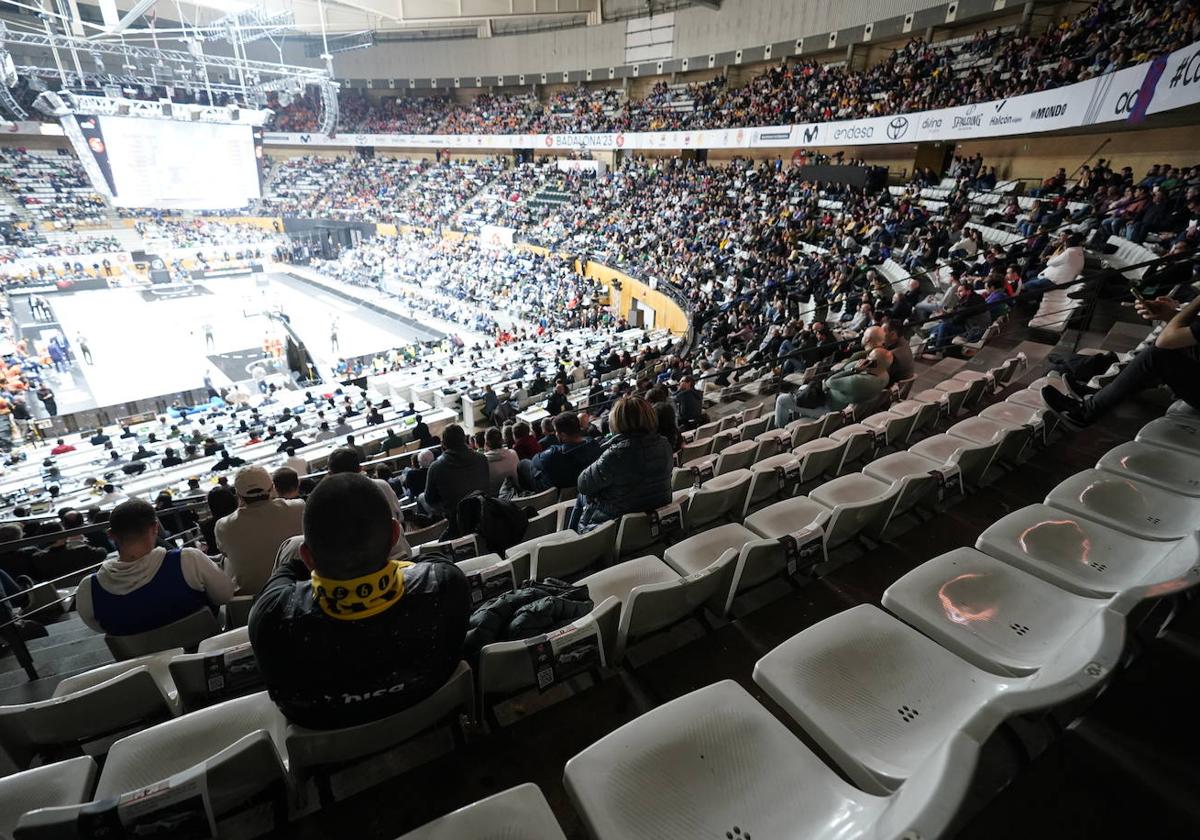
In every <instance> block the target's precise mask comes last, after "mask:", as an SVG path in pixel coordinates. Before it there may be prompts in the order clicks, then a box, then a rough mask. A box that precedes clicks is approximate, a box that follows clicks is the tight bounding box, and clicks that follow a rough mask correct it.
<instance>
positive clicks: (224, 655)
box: [170, 639, 264, 713]
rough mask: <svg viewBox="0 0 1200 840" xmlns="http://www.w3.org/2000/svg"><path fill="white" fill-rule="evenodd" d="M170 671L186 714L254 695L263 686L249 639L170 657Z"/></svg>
mask: <svg viewBox="0 0 1200 840" xmlns="http://www.w3.org/2000/svg"><path fill="white" fill-rule="evenodd" d="M170 670H171V680H172V681H173V682H174V683H175V687H176V689H178V691H179V703H180V705H181V706H182V707H183V711H184V712H185V713H186V712H192V711H195V710H196V709H202V708H204V707H205V706H211V705H213V704H214V703H220V702H222V701H225V700H230V699H232V698H234V697H241V696H244V695H246V694H252V693H254V692H256V691H261V690H262V689H263V687H264V682H263V676H262V672H261V671H260V670H259V667H258V659H257V658H255V656H254V649H253V648H252V647H251V646H250V641H249V639H247V640H246V641H242V642H237V643H235V644H232V645H229V646H223V647H218V648H209V649H207V650H204V651H201V652H199V653H187V654H182V655H180V656H176V657H175V658H173V659H172V660H171V663H170Z"/></svg>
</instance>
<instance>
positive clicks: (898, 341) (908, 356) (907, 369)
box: [883, 318, 916, 385]
mask: <svg viewBox="0 0 1200 840" xmlns="http://www.w3.org/2000/svg"><path fill="white" fill-rule="evenodd" d="M883 347H884V349H886V350H887V351H888V352H889V353H891V354H892V363H891V365H890V366H889V367H888V384H889V385H895V384H896V383H897V382H903V381H904V380H906V379H912V378H913V377H914V376H915V375H916V365H915V364H914V362H913V354H912V348H911V347H909V346H908V338H907V337H906V336H905V335H904V330H903V328H902V327H901V324H900V322H896V321H893V320H891V319H890V318H889V319H888V320H887V321H884V322H883Z"/></svg>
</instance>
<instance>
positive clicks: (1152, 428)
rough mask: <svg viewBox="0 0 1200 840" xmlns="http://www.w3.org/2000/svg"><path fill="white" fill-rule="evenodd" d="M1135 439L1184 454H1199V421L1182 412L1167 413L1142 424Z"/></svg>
mask: <svg viewBox="0 0 1200 840" xmlns="http://www.w3.org/2000/svg"><path fill="white" fill-rule="evenodd" d="M1135 440H1136V441H1137V442H1138V443H1152V444H1154V445H1155V446H1165V447H1167V448H1168V449H1176V450H1178V451H1180V452H1183V453H1184V454H1186V455H1200V421H1197V420H1196V418H1195V417H1193V416H1191V415H1190V414H1186V413H1183V412H1176V413H1174V414H1167V416H1166V417H1159V418H1158V419H1157V420H1151V421H1150V422H1149V423H1147V424H1146V425H1145V426H1142V430H1141V431H1140V432H1138V433H1137V437H1136V438H1135Z"/></svg>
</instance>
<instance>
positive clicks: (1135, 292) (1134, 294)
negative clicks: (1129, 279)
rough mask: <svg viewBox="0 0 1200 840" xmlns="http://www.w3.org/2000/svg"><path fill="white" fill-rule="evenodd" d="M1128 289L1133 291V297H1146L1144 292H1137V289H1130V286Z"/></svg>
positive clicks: (1142, 298) (1141, 298) (1139, 298)
mask: <svg viewBox="0 0 1200 840" xmlns="http://www.w3.org/2000/svg"><path fill="white" fill-rule="evenodd" d="M1129 291H1131V292H1133V296H1134V297H1135V298H1137V299H1138V300H1145V299H1146V296H1145V295H1144V294H1142V293H1141V292H1139V291H1138V290H1137V289H1132V288H1131V289H1130V290H1129Z"/></svg>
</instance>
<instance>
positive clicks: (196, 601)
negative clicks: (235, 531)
mask: <svg viewBox="0 0 1200 840" xmlns="http://www.w3.org/2000/svg"><path fill="white" fill-rule="evenodd" d="M108 535H109V538H110V539H111V540H112V541H113V543H114V544H115V545H116V547H117V557H115V558H110V559H108V560H105V561H104V563H103V565H101V566H100V569H99V570H98V571H96V572H95V573H94V574H91V575H89V576H88V577H87V578H85V579H84V581H83V582H82V583H81V584H80V585H79V589H78V590H77V591H76V593H75V599H76V600H75V603H76V608H77V609H78V611H79V617H80V618H81V619H83V622H84V624H86V625H87V626H88V627H91V628H92V629H93V630H96V631H98V632H101V633H107V634H109V635H113V636H127V635H132V634H136V633H146V632H149V631H151V630H155V629H158V628H159V627H163V626H165V625H167V624H170V623H172V622H174V621H178V620H179V619H181V618H184V617H185V616H188V615H190V614H192V613H194V612H196V611H197V610H200V609H204V608H206V607H207V608H209V609H213V610H215V609H216V608H217V607H218V606H219V605H221V604H224V603H226V602H228V601H229V600H230V599H231V598H232V597H233V594H234V591H235V585H234V582H233V581H232V580H230V579H229V578H228V577H227V576H226V575H225V573H224V572H222V571H221V570H220V569H219V568H217V566H216V564H214V563H213V562H212V561H211V560H209V559H208V558H207V557H205V556H204V554H203V553H202V552H200V551H198V550H197V549H194V548H182V549H180V548H174V549H170V550H168V549H166V548H164V547H162V546H158V545H157V543H158V535H159V524H158V517H157V515H156V513H155V510H154V506H153V505H151V504H150V503H149V502H145V501H142V500H141V499H131V500H130V501H127V502H122V503H121V504H120V505H118V506H117V508H116V509H115V510H114V511H113V512H112V516H111V517H110V518H109V521H108Z"/></svg>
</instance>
